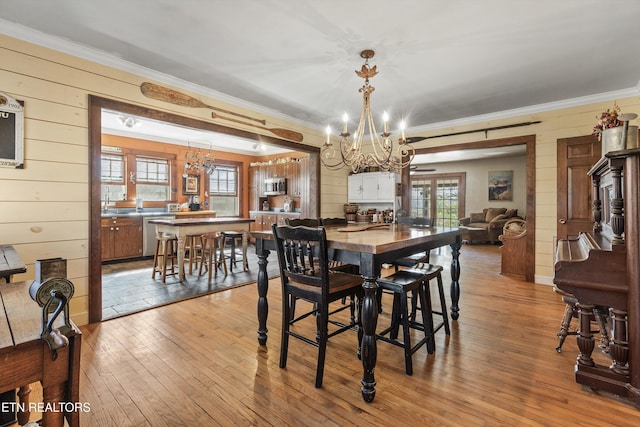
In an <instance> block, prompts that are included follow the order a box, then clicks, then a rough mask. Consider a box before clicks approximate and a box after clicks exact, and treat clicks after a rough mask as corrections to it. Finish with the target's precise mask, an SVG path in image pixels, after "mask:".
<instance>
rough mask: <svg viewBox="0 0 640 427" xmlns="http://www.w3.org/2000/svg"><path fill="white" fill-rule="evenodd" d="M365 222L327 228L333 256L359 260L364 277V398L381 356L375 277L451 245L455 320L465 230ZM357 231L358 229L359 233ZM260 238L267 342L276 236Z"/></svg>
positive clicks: (262, 338) (261, 337) (261, 330)
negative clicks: (386, 267)
mask: <svg viewBox="0 0 640 427" xmlns="http://www.w3.org/2000/svg"><path fill="white" fill-rule="evenodd" d="M362 228H364V227H362V226H355V225H349V226H346V227H345V226H328V227H325V229H326V233H327V245H328V247H329V249H330V250H332V251H333V256H334V259H336V260H338V261H343V262H346V263H349V264H356V265H358V266H359V268H360V274H361V275H362V276H363V277H364V279H365V281H364V283H363V285H362V287H363V288H364V299H363V303H362V328H363V331H364V336H363V338H362V343H361V346H362V367H363V370H364V373H363V377H362V381H361V385H362V388H361V391H362V397H363V399H364V400H365V402H372V401H373V399H374V397H375V393H376V390H375V386H376V381H375V377H374V369H375V365H376V358H377V347H376V336H375V333H376V327H377V323H378V302H377V296H376V294H377V289H378V284H377V283H376V280H377V279H378V278H379V277H380V272H381V270H382V265H383V264H385V263H393V262H394V261H395V260H398V259H400V258H403V257H406V256H409V255H413V254H416V253H419V252H423V251H429V250H431V249H435V248H439V247H442V246H447V245H449V246H451V250H452V258H451V318H452V319H453V320H457V319H458V317H459V314H460V313H459V311H460V308H459V306H458V301H459V299H460V283H459V278H460V262H459V255H460V246H461V239H462V236H461V231H460V230H459V229H458V228H457V227H430V228H422V227H420V228H413V227H410V226H408V225H400V224H389V225H388V226H382V227H378V228H370V229H366V230H362ZM356 230H358V231H356ZM251 236H252V237H253V238H255V239H256V254H257V256H258V279H257V287H258V342H259V343H260V344H261V345H265V344H266V343H267V316H268V301H267V292H268V286H269V278H268V276H267V264H268V257H269V254H270V252H271V251H273V250H275V249H276V248H275V242H274V240H273V234H272V232H271V231H270V230H269V231H252V232H251Z"/></svg>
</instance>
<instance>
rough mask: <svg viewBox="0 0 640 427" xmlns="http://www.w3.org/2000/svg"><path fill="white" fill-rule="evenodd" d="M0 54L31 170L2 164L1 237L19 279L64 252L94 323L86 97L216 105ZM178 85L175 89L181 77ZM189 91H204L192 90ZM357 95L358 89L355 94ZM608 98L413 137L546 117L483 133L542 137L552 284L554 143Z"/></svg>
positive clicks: (44, 60)
mask: <svg viewBox="0 0 640 427" xmlns="http://www.w3.org/2000/svg"><path fill="white" fill-rule="evenodd" d="M0 57H2V62H1V63H0V91H2V92H6V93H8V94H9V95H11V96H13V97H15V98H17V99H20V100H23V101H24V102H25V169H23V170H14V169H6V168H0V242H1V243H3V244H12V245H15V246H16V249H17V251H18V253H19V254H20V256H21V257H22V258H23V260H24V261H25V263H26V264H27V267H28V272H27V273H26V274H24V275H21V276H19V277H17V279H20V280H26V279H31V278H33V274H34V267H33V265H34V262H35V260H36V259H40V258H49V257H55V256H61V257H64V258H67V260H68V272H69V278H70V279H71V280H72V281H73V283H74V284H75V286H76V293H75V295H74V298H73V300H72V302H71V312H72V315H73V319H74V321H76V322H77V323H78V324H80V325H82V324H85V323H87V320H88V306H87V304H88V302H87V301H88V300H87V289H88V284H87V281H88V279H87V274H88V273H87V272H88V259H87V257H88V238H89V237H88V235H87V234H88V231H87V230H88V219H89V218H88V212H89V207H88V193H89V189H88V179H89V178H88V177H89V172H88V130H87V122H88V114H87V102H88V95H89V94H94V95H98V96H101V97H105V98H112V99H117V100H119V101H123V102H129V103H132V104H137V105H142V106H146V107H149V108H154V109H158V110H162V111H167V112H172V113H176V114H180V115H184V116H188V117H192V118H197V119H201V120H205V121H211V116H210V111H209V110H207V109H189V108H187V107H178V106H174V105H170V104H166V103H162V102H160V101H154V100H150V99H149V98H146V97H144V96H143V95H142V94H141V93H140V90H139V86H140V84H141V83H142V82H144V81H154V78H153V77H157V79H155V81H157V82H160V83H163V84H166V85H168V86H171V83H170V82H168V80H169V78H168V76H160V75H155V76H150V75H147V76H143V75H142V74H143V73H145V71H143V70H142V69H140V68H135V67H133V66H129V67H128V68H127V69H128V70H132V71H131V72H130V71H122V70H118V69H115V68H112V67H109V66H106V65H102V64H98V63H96V62H92V61H89V60H86V59H81V58H79V57H75V56H72V55H69V54H66V53H60V52H56V51H53V50H51V49H48V48H44V47H41V46H37V45H34V44H31V43H28V42H25V41H22V40H17V39H14V38H11V37H8V36H4V35H1V36H0ZM161 78H162V79H164V80H167V81H162V80H161ZM603 78H606V77H604V76H603ZM174 86H175V87H176V88H179V87H178V84H176V85H174ZM186 92H189V91H186ZM190 93H191V94H193V95H196V96H198V94H197V93H195V92H193V91H192V92H190ZM354 96H357V93H355V92H354ZM627 96H629V95H627ZM200 97H201V98H202V100H203V101H204V102H206V103H209V104H212V105H216V106H219V107H221V108H225V109H230V110H233V111H237V112H240V113H244V114H251V115H252V116H257V117H261V118H266V119H268V122H269V125H270V126H272V127H284V128H288V129H293V130H297V131H300V132H303V133H304V135H305V137H304V143H305V144H308V145H312V146H316V147H319V146H320V145H321V144H322V142H323V135H322V133H323V131H322V129H321V128H322V126H320V125H318V126H315V127H313V128H311V127H309V128H304V127H302V126H300V125H299V124H296V123H291V122H287V121H285V120H283V119H282V118H281V117H267V116H265V115H264V114H263V113H259V112H256V111H250V110H248V109H247V108H243V107H238V106H235V105H232V104H231V103H229V102H228V101H225V100H216V99H213V98H212V97H211V96H206V95H205V94H202V95H201V96H200ZM612 99H613V95H612ZM585 102H587V101H585ZM617 102H618V105H620V107H621V108H622V111H623V112H640V99H639V98H638V96H631V97H627V98H623V99H618V100H617ZM611 105H612V101H607V102H597V103H591V104H586V105H581V106H577V107H567V108H563V109H556V110H553V111H547V112H541V113H535V114H526V115H520V116H514V117H512V118H510V119H500V120H494V119H491V118H479V119H478V120H479V121H478V123H475V124H473V125H465V126H451V127H448V128H445V129H438V130H425V131H424V132H419V133H416V135H423V136H429V135H437V134H442V133H450V132H456V131H464V130H470V129H476V128H482V127H488V126H500V125H503V124H509V123H514V122H523V121H534V120H541V121H542V123H541V124H539V125H534V126H529V127H523V128H512V129H505V130H500V131H494V132H491V133H490V134H489V135H488V136H487V138H486V139H493V138H505V137H511V136H519V135H524V134H532V133H535V134H536V142H537V147H536V176H537V178H536V200H537V206H536V211H537V213H538V218H537V222H536V230H535V231H536V240H537V241H536V278H537V279H538V280H539V281H540V282H550V279H551V277H552V275H553V236H554V235H555V229H556V221H557V218H556V214H555V212H556V140H557V139H558V138H566V137H573V136H579V135H585V134H589V133H591V129H592V127H593V125H594V124H595V121H596V119H595V117H596V115H597V114H598V113H600V112H601V111H603V110H605V109H607V108H609V107H610V106H611ZM374 108H375V106H374ZM224 124H225V125H227V123H224ZM234 127H237V128H242V126H239V125H234ZM245 130H250V131H255V130H256V129H255V128H245ZM410 136H411V135H410ZM483 136H484V135H483V134H468V135H460V136H456V137H448V138H436V139H429V140H426V141H422V142H420V143H418V144H416V147H431V146H439V145H449V144H457V143H465V142H473V141H477V140H479V139H484V138H483ZM347 173H348V172H347V171H344V170H343V171H339V172H331V171H328V170H326V169H322V170H321V188H320V197H321V200H322V207H321V215H322V216H336V215H340V214H342V213H343V211H342V204H343V203H345V202H346V194H347V188H346V185H345V182H346V179H345V177H346V175H347Z"/></svg>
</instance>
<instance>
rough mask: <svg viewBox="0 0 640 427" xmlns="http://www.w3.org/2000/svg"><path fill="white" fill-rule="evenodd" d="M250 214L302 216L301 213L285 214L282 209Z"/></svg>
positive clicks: (251, 212)
mask: <svg viewBox="0 0 640 427" xmlns="http://www.w3.org/2000/svg"><path fill="white" fill-rule="evenodd" d="M249 214H278V215H300V212H299V211H298V212H285V211H284V209H282V208H273V209H269V210H268V211H249Z"/></svg>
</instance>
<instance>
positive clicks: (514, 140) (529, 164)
mask: <svg viewBox="0 0 640 427" xmlns="http://www.w3.org/2000/svg"><path fill="white" fill-rule="evenodd" d="M515 145H524V146H525V147H526V149H525V163H526V216H527V230H530V231H528V232H527V235H526V237H525V238H526V273H525V280H526V281H528V282H534V281H535V251H536V249H535V243H536V240H535V228H536V194H535V186H536V161H535V158H536V137H535V135H525V136H516V137H511V138H501V139H492V140H488V141H476V142H469V143H463V144H451V145H443V146H439V147H429V148H419V149H416V154H434V153H445V152H448V151H457V150H461V151H462V150H470V149H480V148H496V147H510V146H515ZM402 182H403V186H405V187H410V185H411V175H410V171H409V168H407V169H405V170H404V171H403V178H402ZM402 205H403V206H411V195H410V192H405V194H404V198H403V200H402Z"/></svg>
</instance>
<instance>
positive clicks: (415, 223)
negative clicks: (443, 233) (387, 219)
mask: <svg viewBox="0 0 640 427" xmlns="http://www.w3.org/2000/svg"><path fill="white" fill-rule="evenodd" d="M433 223H434V220H433V218H424V217H419V216H418V217H416V216H404V217H398V224H405V225H410V226H412V227H433Z"/></svg>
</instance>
